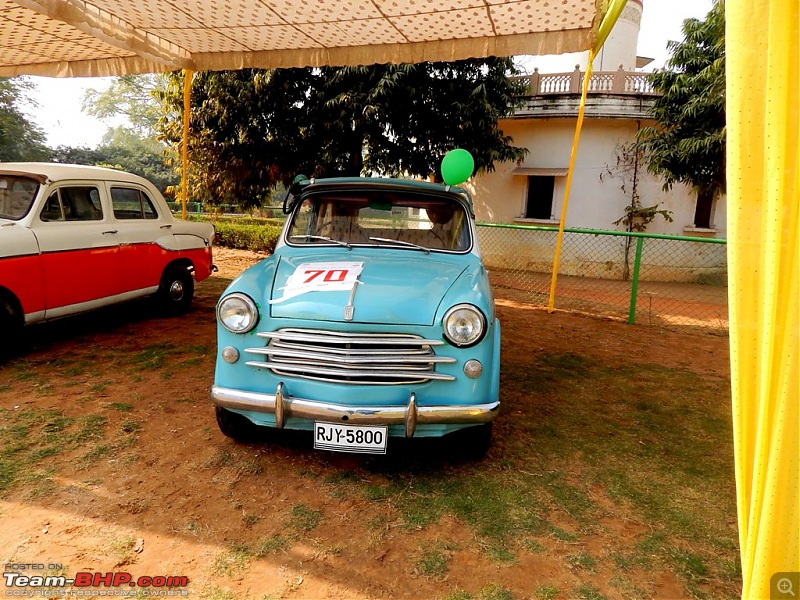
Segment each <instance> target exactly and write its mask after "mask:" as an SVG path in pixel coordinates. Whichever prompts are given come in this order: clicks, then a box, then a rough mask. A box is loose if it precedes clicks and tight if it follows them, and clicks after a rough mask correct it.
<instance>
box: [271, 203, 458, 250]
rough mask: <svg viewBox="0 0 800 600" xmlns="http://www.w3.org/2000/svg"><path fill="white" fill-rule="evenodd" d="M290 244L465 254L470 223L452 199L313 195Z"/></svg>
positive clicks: (297, 216)
mask: <svg viewBox="0 0 800 600" xmlns="http://www.w3.org/2000/svg"><path fill="white" fill-rule="evenodd" d="M287 237H288V242H289V243H290V244H301V245H302V244H309V245H318V244H340V245H348V246H352V245H365V246H392V247H396V248H402V249H408V250H415V249H416V250H424V251H431V250H435V251H451V252H465V251H467V250H469V248H470V245H471V239H470V227H469V217H468V215H467V212H466V210H465V209H464V206H463V205H462V204H461V203H459V202H457V201H456V200H454V199H449V198H445V197H442V196H426V195H423V194H414V193H399V192H395V191H392V192H384V191H358V192H336V193H324V192H320V193H318V194H312V195H310V196H309V197H307V198H305V199H304V200H303V202H302V203H301V204H300V206H299V207H298V208H297V209H296V210H295V211H294V214H293V217H292V223H291V226H290V227H289V230H288V236H287Z"/></svg>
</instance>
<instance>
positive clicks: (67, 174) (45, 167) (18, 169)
mask: <svg viewBox="0 0 800 600" xmlns="http://www.w3.org/2000/svg"><path fill="white" fill-rule="evenodd" d="M3 171H6V172H13V173H15V174H22V173H30V174H32V175H38V176H39V178H41V177H46V178H47V179H49V180H50V181H64V180H68V179H100V180H110V181H127V182H131V183H142V182H143V181H147V180H146V179H144V178H143V177H140V176H138V175H134V174H133V173H127V172H125V171H118V170H116V169H108V168H106V167H92V166H88V165H73V164H66V163H46V162H0V172H3Z"/></svg>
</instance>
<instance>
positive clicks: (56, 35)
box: [0, 0, 607, 77]
mask: <svg viewBox="0 0 800 600" xmlns="http://www.w3.org/2000/svg"><path fill="white" fill-rule="evenodd" d="M606 4H607V0H94V1H91V2H89V1H83V0H16V1H11V0H0V76H13V75H22V74H29V75H46V76H55V77H81V76H109V75H123V74H126V73H144V72H153V71H170V70H175V69H181V68H186V69H192V70H209V69H211V70H214V69H238V68H247V67H265V68H269V67H299V66H321V65H354V64H371V63H381V62H420V61H429V60H430V61H434V60H436V61H439V60H457V59H462V58H469V57H482V56H492V55H495V56H510V55H514V54H560V53H564V52H577V51H581V50H586V49H588V48H590V47H591V46H592V45H593V44H594V42H595V40H596V32H597V28H598V24H599V20H600V16H601V13H600V10H601V9H602V7H605V6H606Z"/></svg>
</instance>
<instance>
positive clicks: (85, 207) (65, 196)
mask: <svg viewBox="0 0 800 600" xmlns="http://www.w3.org/2000/svg"><path fill="white" fill-rule="evenodd" d="M58 191H59V193H60V195H61V206H62V207H63V210H64V218H65V220H67V221H102V220H103V207H102V205H101V204H100V192H99V191H98V190H97V188H96V187H93V186H88V185H80V186H77V185H76V186H69V187H62V188H59V189H58Z"/></svg>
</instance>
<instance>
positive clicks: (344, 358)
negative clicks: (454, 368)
mask: <svg viewBox="0 0 800 600" xmlns="http://www.w3.org/2000/svg"><path fill="white" fill-rule="evenodd" d="M257 335H258V336H259V337H261V338H265V339H266V340H268V341H267V343H266V345H265V346H263V347H260V348H245V352H246V353H248V354H250V355H251V356H254V357H255V358H257V359H258V360H249V361H247V363H246V364H248V365H250V366H251V367H259V368H265V369H270V370H271V371H272V372H273V373H276V374H278V375H287V376H290V377H303V378H306V379H316V380H318V381H332V382H337V383H350V384H361V385H397V384H408V383H424V382H426V381H431V380H440V381H452V380H454V379H455V377H453V376H451V375H444V374H442V373H437V372H436V365H437V364H443V363H454V362H456V359H455V358H452V357H449V356H437V355H436V354H435V353H434V352H433V347H434V346H441V345H444V342H442V341H441V340H427V339H424V338H422V337H419V336H416V335H408V334H392V333H341V332H337V331H323V330H317V329H292V328H289V329H280V330H278V331H269V332H260V333H258V334H257Z"/></svg>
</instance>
